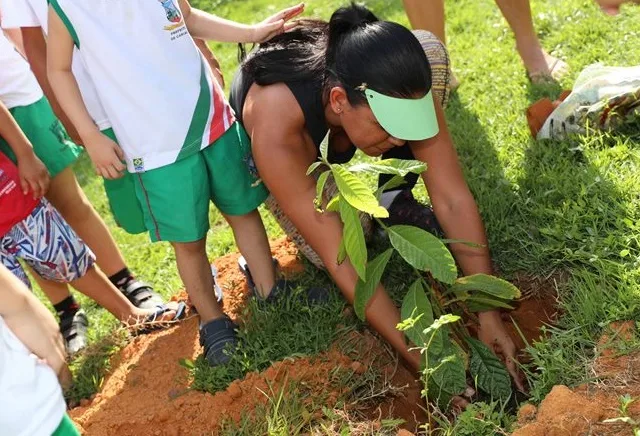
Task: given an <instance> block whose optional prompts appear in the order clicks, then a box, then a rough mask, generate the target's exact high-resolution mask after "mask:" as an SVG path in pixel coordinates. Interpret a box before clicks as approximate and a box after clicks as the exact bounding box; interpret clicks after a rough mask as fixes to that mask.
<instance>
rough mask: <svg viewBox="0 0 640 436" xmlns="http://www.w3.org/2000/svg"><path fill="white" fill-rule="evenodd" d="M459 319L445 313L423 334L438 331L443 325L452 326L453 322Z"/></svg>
mask: <svg viewBox="0 0 640 436" xmlns="http://www.w3.org/2000/svg"><path fill="white" fill-rule="evenodd" d="M460 319H461V318H460V317H459V316H458V315H451V314H450V313H447V314H445V315H442V316H441V317H440V318H438V319H436V320H435V321H434V322H433V323H432V324H431V325H430V326H429V327H427V328H426V329H425V330H424V333H425V334H429V333H431V332H434V331H437V330H440V329H441V328H442V327H444V326H445V325H447V324H453V323H454V322H458V321H460Z"/></svg>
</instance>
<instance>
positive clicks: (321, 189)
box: [314, 171, 331, 211]
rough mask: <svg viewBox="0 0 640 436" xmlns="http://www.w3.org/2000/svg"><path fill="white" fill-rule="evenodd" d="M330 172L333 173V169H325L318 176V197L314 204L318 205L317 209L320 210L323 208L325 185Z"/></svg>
mask: <svg viewBox="0 0 640 436" xmlns="http://www.w3.org/2000/svg"><path fill="white" fill-rule="evenodd" d="M329 174H331V171H325V172H324V173H322V174H320V177H318V181H317V182H316V199H315V200H314V204H315V206H316V209H318V210H320V211H321V210H322V200H323V198H322V194H323V192H324V185H325V184H326V183H327V178H329Z"/></svg>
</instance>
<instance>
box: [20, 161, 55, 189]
mask: <svg viewBox="0 0 640 436" xmlns="http://www.w3.org/2000/svg"><path fill="white" fill-rule="evenodd" d="M18 174H19V175H20V186H21V187H22V192H23V193H24V195H27V194H28V193H29V191H31V192H32V193H33V198H35V199H38V198H42V197H44V195H45V194H46V193H47V190H48V189H49V181H50V179H49V171H48V170H47V167H45V166H44V164H43V163H42V161H41V160H40V159H38V157H37V156H36V155H35V153H33V152H30V153H26V154H24V155H23V156H19V157H18Z"/></svg>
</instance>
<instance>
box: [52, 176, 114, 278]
mask: <svg viewBox="0 0 640 436" xmlns="http://www.w3.org/2000/svg"><path fill="white" fill-rule="evenodd" d="M47 200H49V201H50V202H51V204H52V205H53V206H54V207H55V208H56V209H57V210H58V212H60V215H62V216H63V217H64V219H65V220H66V221H67V222H68V223H69V225H70V226H71V227H72V228H73V229H74V231H75V232H76V233H77V234H78V236H80V238H82V240H83V241H85V243H86V244H87V245H88V246H89V247H90V248H91V250H92V251H93V252H94V253H95V255H96V261H97V263H98V265H100V269H102V270H103V271H104V273H105V274H107V275H108V276H111V275H113V274H115V273H117V272H119V271H121V270H122V269H124V268H125V267H126V265H125V262H124V258H123V257H122V254H121V253H120V250H119V249H118V247H117V245H116V243H115V241H114V240H113V237H112V236H111V233H109V229H108V228H107V225H106V224H105V222H104V221H103V220H102V218H100V215H98V212H96V210H95V209H94V208H93V206H92V205H91V203H89V200H88V199H87V197H86V196H85V194H84V192H83V191H82V188H80V185H79V184H78V181H77V180H76V177H75V175H74V174H73V171H72V170H71V168H70V167H67V168H66V169H64V170H62V172H60V174H58V175H57V176H55V177H53V179H51V185H50V187H49V192H48V193H47Z"/></svg>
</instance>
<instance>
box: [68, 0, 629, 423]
mask: <svg viewBox="0 0 640 436" xmlns="http://www.w3.org/2000/svg"><path fill="white" fill-rule="evenodd" d="M291 3H292V2H288V1H285V0H234V1H231V0H217V1H205V0H192V4H193V5H194V6H196V7H200V8H203V9H205V10H208V11H212V12H214V13H216V14H217V15H220V16H222V17H225V18H229V19H234V20H238V21H242V22H257V21H260V20H262V19H264V18H266V17H267V16H268V15H270V14H272V13H275V12H277V11H278V10H279V9H280V8H283V7H286V6H289V5H291ZM306 3H307V13H306V15H307V16H320V17H324V18H328V17H329V15H330V13H331V12H332V11H333V10H335V9H336V8H337V7H339V6H342V5H344V4H346V2H344V1H338V0H323V1H317V0H312V1H308V2H306ZM363 3H365V4H367V5H368V6H369V7H371V8H372V9H373V10H374V11H375V12H376V13H377V14H379V15H380V16H381V17H382V18H386V19H390V20H395V21H399V22H401V23H404V24H407V19H406V17H405V15H404V12H403V9H402V5H401V2H400V1H399V0H394V1H383V0H372V1H365V2H363ZM532 7H533V15H534V22H535V25H536V29H537V31H538V34H539V35H540V37H541V41H542V44H543V46H544V47H545V48H546V49H547V50H548V51H550V52H551V53H552V54H554V55H557V56H560V57H562V58H563V59H565V60H566V61H567V62H568V63H569V64H570V66H571V73H570V74H569V75H568V76H567V77H566V78H564V79H562V81H561V83H560V84H559V85H545V86H534V85H532V84H531V83H530V82H529V81H528V79H527V77H526V73H525V71H524V69H523V67H522V65H521V62H520V60H519V57H518V55H517V53H516V51H515V48H514V47H515V43H514V39H513V36H512V34H511V32H510V31H509V29H508V26H507V25H506V22H505V21H504V19H503V18H502V16H501V14H500V12H499V11H498V9H497V7H496V6H495V4H494V2H493V1H491V0H455V1H454V0H448V1H447V26H448V27H447V33H448V37H449V47H450V52H451V58H452V61H453V67H454V71H455V73H456V75H457V76H458V78H459V79H460V80H461V82H462V85H461V87H460V88H459V90H458V91H457V92H456V93H454V94H453V95H452V98H451V101H450V104H449V107H448V108H447V111H446V115H447V119H448V122H449V129H450V131H451V134H452V137H453V139H454V142H455V144H456V147H457V149H458V152H459V155H460V160H461V163H462V166H463V170H464V173H465V176H466V178H467V182H468V184H469V186H470V188H471V190H472V192H473V194H474V195H475V198H476V200H477V202H478V205H479V208H480V211H481V214H482V216H483V219H484V222H485V225H486V228H487V232H488V237H489V242H490V248H491V251H492V255H493V258H494V260H495V261H496V264H497V265H498V267H499V268H500V270H501V271H503V272H504V273H505V274H506V275H507V276H509V275H511V274H512V273H514V272H516V271H522V272H525V273H527V274H529V275H536V274H546V273H547V272H549V271H551V270H554V269H562V270H564V271H567V273H568V275H569V277H570V280H569V281H568V283H567V284H566V285H564V286H563V288H562V289H560V296H559V299H560V303H561V307H562V309H563V314H564V315H563V316H562V318H561V319H560V321H559V325H558V326H557V327H556V328H552V329H550V330H549V332H550V336H549V337H548V338H547V339H544V340H542V341H540V342H537V343H535V344H532V345H531V347H530V352H531V354H532V357H533V361H532V364H531V365H529V366H528V374H529V379H530V382H531V385H532V396H533V399H534V400H540V399H541V398H543V397H544V395H545V394H546V393H547V392H548V391H549V390H550V389H551V387H552V386H553V385H554V384H557V383H563V384H568V385H574V384H579V383H581V382H584V381H586V380H588V379H589V373H588V371H587V365H588V364H589V362H590V360H591V359H592V358H593V357H594V356H593V347H594V344H595V343H596V341H597V339H598V336H599V334H600V333H601V331H602V328H603V326H604V325H606V324H607V323H608V322H610V321H614V320H618V319H638V318H639V315H640V303H638V302H639V301H640V298H639V297H640V147H639V145H638V144H639V143H640V134H639V133H638V132H640V129H637V128H636V129H634V128H633V127H630V128H627V129H626V130H625V131H624V132H622V133H619V134H616V135H610V134H593V135H589V136H585V137H579V138H574V139H572V140H569V141H543V142H536V141H534V140H533V139H531V137H530V134H529V131H528V128H527V125H526V119H525V115H524V113H525V109H526V107H527V106H528V105H529V104H530V103H532V102H534V101H535V100H537V99H538V98H540V97H543V96H550V97H556V96H557V94H558V92H559V91H560V89H562V88H569V87H570V86H571V84H572V83H573V81H574V79H575V78H576V76H577V74H578V73H579V72H580V71H581V70H582V69H583V68H584V67H586V66H587V65H589V64H591V63H594V62H603V63H605V64H609V65H620V66H631V65H637V64H638V63H640V44H638V43H637V41H638V38H639V36H640V8H638V7H632V6H628V7H625V8H623V13H622V14H621V16H619V17H615V18H612V17H607V16H605V15H603V14H602V13H601V12H600V11H599V10H598V8H597V7H596V5H595V2H593V1H592V0H562V1H558V0H545V1H542V0H532ZM211 46H212V47H213V48H214V50H215V52H216V54H217V55H218V57H219V58H220V60H221V63H222V67H223V70H224V73H225V77H226V79H227V84H229V83H230V82H231V78H232V75H233V72H234V71H235V69H236V68H237V61H236V54H237V50H236V49H237V47H236V46H235V45H233V44H216V43H214V44H212V45H211ZM76 172H77V174H78V177H79V179H80V181H81V184H82V186H83V187H84V189H85V192H86V193H87V196H88V197H89V199H90V200H91V202H92V203H93V204H94V205H95V206H96V208H97V209H98V211H99V212H100V213H101V214H102V216H103V217H105V219H106V221H107V223H108V225H109V226H110V228H111V229H112V231H113V234H114V236H115V238H116V240H117V242H118V244H119V245H120V247H121V249H122V251H123V253H124V256H125V258H126V259H127V262H128V264H129V265H130V267H131V269H132V270H133V271H135V272H136V273H137V274H138V275H140V276H141V278H142V279H144V280H147V281H149V282H151V283H154V284H155V285H156V287H157V289H158V290H159V291H160V293H161V294H163V295H164V296H169V295H171V294H172V293H174V292H175V291H176V290H177V289H179V288H180V287H181V283H180V280H179V277H178V274H177V270H176V267H175V258H174V255H173V252H172V250H171V247H170V246H169V245H168V244H165V243H159V244H150V243H149V242H148V237H147V236H146V235H138V236H130V235H127V234H125V233H124V232H122V231H121V230H119V229H117V228H116V226H115V223H114V222H113V220H112V218H111V217H110V215H109V210H108V206H107V203H106V199H105V196H104V192H103V189H102V182H101V180H99V179H98V178H96V177H95V174H94V172H93V171H92V169H91V165H90V163H89V162H88V159H87V158H86V156H85V157H83V158H82V159H81V161H80V162H79V163H78V165H77V166H76ZM416 194H417V196H418V197H420V198H422V199H427V198H428V195H427V192H426V191H425V190H424V187H423V186H420V187H419V188H418V189H417V190H416ZM262 215H263V218H264V220H265V223H266V226H267V229H268V231H269V234H270V236H271V237H278V236H280V235H281V234H282V233H281V231H280V229H279V228H278V227H277V225H276V223H275V221H274V220H273V218H272V217H271V216H269V214H267V213H265V212H264V211H263V213H262ZM210 218H211V228H212V230H211V231H210V232H209V235H208V236H209V239H208V246H207V248H208V252H209V255H210V256H211V257H212V258H214V257H217V256H221V255H223V254H226V253H228V252H230V251H232V250H234V249H235V247H234V244H233V237H232V233H231V230H230V229H229V228H228V226H226V224H225V223H224V220H223V218H222V216H221V215H220V214H219V213H218V212H217V211H215V210H214V209H213V208H212V210H211V214H210ZM399 265H400V263H399V262H397V261H396V260H395V258H394V259H392V260H391V262H390V267H389V271H388V274H387V276H386V277H385V278H384V281H385V283H387V284H388V287H389V290H390V293H391V295H392V297H393V298H394V300H395V301H400V300H401V299H402V296H403V295H404V293H405V292H406V287H407V285H408V284H409V283H410V282H411V280H410V279H409V280H408V277H407V275H406V270H403V269H402V268H401V267H400V266H399ZM307 274H308V277H307V279H306V280H307V283H315V284H319V285H327V284H328V280H327V277H326V275H325V274H324V273H320V272H315V271H312V270H309V271H308V272H307ZM81 301H82V302H83V304H84V306H85V308H86V309H87V312H88V314H89V317H90V320H91V331H90V334H91V340H92V342H94V343H98V344H99V343H101V341H102V340H103V339H104V338H105V337H108V336H109V335H111V334H112V332H113V331H114V329H115V328H116V325H117V323H116V322H115V321H114V319H113V317H111V316H110V315H108V314H106V313H105V311H104V310H102V309H99V308H97V307H95V306H94V305H92V304H89V303H88V302H87V301H86V299H82V300H81ZM343 307H344V302H343V301H342V300H341V298H340V297H339V296H337V295H334V299H333V300H332V302H331V304H330V305H328V306H327V307H325V308H314V309H306V308H304V307H301V306H299V305H297V304H295V303H291V304H290V305H289V306H287V305H285V306H284V307H278V308H274V309H269V310H266V311H260V310H257V309H256V308H255V307H253V306H251V307H250V308H249V311H248V313H247V321H246V325H245V327H243V329H242V331H241V333H240V336H241V339H242V347H241V350H240V352H239V353H238V354H237V357H234V360H233V362H232V364H230V365H229V366H228V367H226V368H221V369H209V368H206V367H205V365H203V362H201V361H197V362H196V365H195V372H194V374H195V382H194V386H195V387H196V388H198V389H204V390H208V391H216V390H219V389H223V388H224V387H225V386H226V385H227V384H228V383H229V382H230V381H231V380H233V379H235V378H237V377H242V375H243V374H245V373H246V372H247V371H255V370H261V369H264V368H265V367H267V366H268V365H269V364H270V363H271V362H274V361H277V360H281V359H284V358H287V357H291V356H297V355H309V354H314V353H317V352H319V351H322V350H325V349H326V348H327V347H328V346H329V344H330V343H331V342H332V341H333V340H334V339H335V338H336V337H337V336H338V335H340V330H339V329H337V326H338V324H343V325H346V326H347V327H346V328H353V327H355V326H358V324H357V323H356V322H355V321H348V322H346V321H345V320H344V319H342V318H341V312H342V308H343ZM113 350H114V348H112V347H111V346H109V347H106V348H104V349H103V352H100V351H97V352H96V354H93V355H92V358H91V359H89V358H84V357H83V358H81V359H80V360H78V361H76V362H75V363H74V365H73V368H74V370H75V373H76V376H77V377H79V380H82V381H81V383H80V385H79V387H78V389H77V392H76V393H74V394H73V395H74V396H75V397H76V398H80V397H82V396H87V395H90V394H91V393H92V392H94V391H95V389H97V388H98V386H99V384H100V380H101V379H102V374H103V372H104V370H105V369H106V368H108V366H107V365H106V362H107V360H108V359H107V358H108V356H109V355H110V354H112V353H113ZM101 353H102V354H101ZM100 355H101V356H102V357H99V356H100ZM94 358H95V360H92V359H94ZM82 359H84V360H82ZM90 362H95V363H90ZM283 401H284V402H285V403H287V402H289V401H291V402H292V404H282V405H281V407H280V408H279V409H278V410H279V412H278V413H281V414H285V415H287V416H288V417H289V418H291V419H293V418H295V417H293V415H294V414H296V413H298V411H299V410H298V409H296V406H295V404H294V403H295V401H296V400H295V399H290V400H289V399H283ZM482 407H484V406H482ZM483 410H484V409H483ZM492 413H493V412H492ZM488 416H493V415H491V414H489V415H488ZM500 419H502V418H500ZM491 421H492V422H493V419H492V420H491ZM291 422H292V423H293V424H291V425H293V426H294V427H295V423H294V421H291ZM497 425H499V426H502V427H505V425H506V424H505V421H501V422H500V423H497ZM260 428H261V429H262V428H263V427H260ZM470 428H475V427H473V426H472V427H470ZM237 434H242V433H237ZM255 434H258V433H255ZM460 434H464V433H460ZM478 434H480V433H478Z"/></svg>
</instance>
